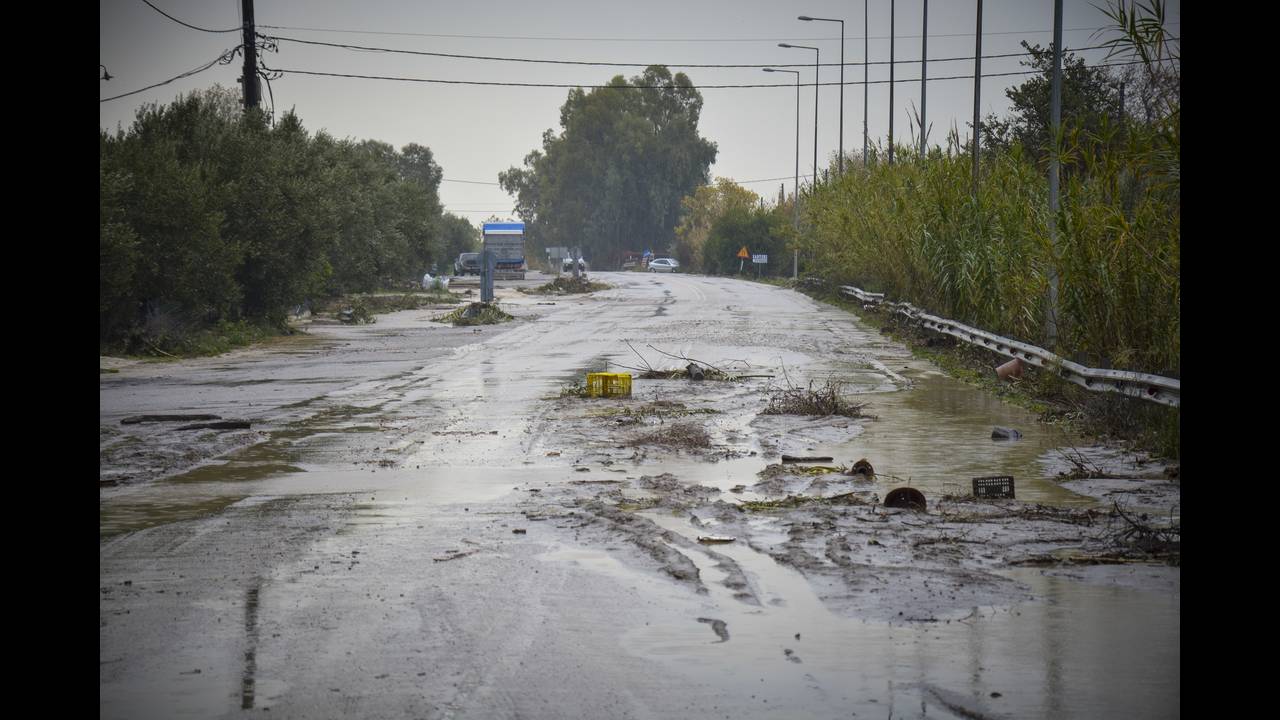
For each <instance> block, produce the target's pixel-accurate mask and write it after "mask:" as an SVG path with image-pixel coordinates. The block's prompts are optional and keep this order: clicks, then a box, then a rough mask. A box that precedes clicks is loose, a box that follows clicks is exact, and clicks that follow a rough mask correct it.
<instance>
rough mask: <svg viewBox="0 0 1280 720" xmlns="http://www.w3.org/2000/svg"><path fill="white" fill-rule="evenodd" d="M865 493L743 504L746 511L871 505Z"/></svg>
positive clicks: (757, 501) (752, 501)
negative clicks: (815, 506) (804, 506)
mask: <svg viewBox="0 0 1280 720" xmlns="http://www.w3.org/2000/svg"><path fill="white" fill-rule="evenodd" d="M864 495H865V494H864V493H858V492H847V493H840V494H839V495H831V496H829V497H815V496H812V495H788V496H786V497H785V498H782V499H781V500H747V501H744V502H743V503H742V508H743V509H744V510H755V511H759V510H775V509H779V508H795V507H800V506H802V505H870V504H871V501H870V500H868V499H867V498H866V497H864Z"/></svg>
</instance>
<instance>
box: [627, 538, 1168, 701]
mask: <svg viewBox="0 0 1280 720" xmlns="http://www.w3.org/2000/svg"><path fill="white" fill-rule="evenodd" d="M663 524H664V525H666V524H667V523H663ZM717 552H723V553H725V554H728V555H730V556H731V557H733V558H734V559H735V560H737V561H738V562H739V563H740V564H741V565H742V566H743V567H744V568H745V569H746V570H747V571H748V574H749V576H751V577H752V580H753V583H755V584H758V585H759V586H760V589H761V599H762V600H763V601H764V602H763V604H762V605H761V606H749V605H746V604H743V603H739V602H735V601H734V600H733V599H732V596H731V594H730V593H729V592H728V591H727V590H726V589H724V588H723V587H722V586H720V585H719V584H718V583H719V581H720V580H721V579H723V575H724V573H722V572H720V571H719V570H717V569H716V568H715V566H714V563H713V561H712V560H711V559H710V558H708V557H706V556H705V555H704V554H703V553H699V552H696V551H695V552H692V553H691V554H690V557H691V559H693V560H694V561H695V563H696V564H697V565H698V566H699V570H700V572H701V573H702V575H703V578H704V580H705V581H706V582H707V586H708V588H709V589H710V591H711V594H710V597H709V602H708V607H707V608H706V609H705V611H704V612H705V613H706V616H708V617H714V618H717V619H720V620H722V621H723V622H724V623H725V625H724V630H725V637H727V638H729V639H728V640H727V641H726V642H724V643H722V644H721V643H715V642H714V640H713V638H711V637H709V635H710V634H709V633H707V632H706V631H705V629H703V628H701V627H699V626H697V625H695V624H694V623H696V622H703V619H702V618H701V617H697V618H689V619H688V621H687V622H680V621H673V622H672V623H671V624H668V625H663V626H657V625H654V626H648V627H643V628H635V629H633V630H631V631H630V632H628V633H627V634H626V636H625V637H624V645H625V646H626V647H627V648H629V649H630V650H632V651H633V652H636V653H638V654H639V655H641V656H642V657H646V658H651V659H657V660H659V661H661V662H663V663H666V664H669V665H670V666H672V669H673V671H675V672H678V673H681V674H682V675H685V676H689V677H693V678H696V679H697V680H698V681H700V682H704V683H706V684H708V685H711V686H714V687H718V688H721V689H723V690H724V691H726V692H729V693H731V694H733V695H735V696H738V697H743V698H746V697H750V698H751V699H753V700H754V701H756V702H759V703H761V707H763V708H768V709H769V710H770V711H771V712H776V713H781V715H779V716H780V717H781V716H785V717H794V718H808V717H848V716H849V713H850V712H856V713H857V714H858V715H859V716H862V715H864V714H865V713H869V714H870V715H871V716H873V717H883V716H884V714H885V713H886V712H890V713H892V715H891V716H894V715H896V716H898V717H920V716H929V717H943V718H951V717H955V718H972V717H1006V718H1014V717H1017V718H1030V717H1036V718H1054V719H1063V720H1066V719H1069V718H1082V719H1083V718H1101V717H1125V718H1176V717H1178V716H1179V713H1180V697H1179V682H1180V656H1179V615H1180V592H1179V590H1178V589H1177V588H1178V585H1177V580H1176V577H1177V576H1176V574H1173V575H1171V577H1172V578H1174V579H1173V589H1172V590H1171V591H1169V592H1166V593H1153V592H1140V591H1134V590H1132V589H1129V588H1123V587H1120V586H1118V585H1114V584H1111V585H1108V584H1100V583H1089V582H1081V581H1080V580H1078V579H1069V578H1062V577H1053V576H1046V575H1043V574H1042V573H1041V572H1040V571H1037V570H1019V571H1015V572H1012V573H1010V575H1011V576H1012V577H1013V578H1014V579H1015V580H1017V581H1018V582H1020V583H1023V584H1025V585H1026V586H1027V587H1028V588H1029V590H1030V591H1031V593H1032V594H1034V595H1036V596H1037V597H1039V598H1042V599H1041V600H1039V601H1036V602H1028V603H1022V604H1018V605H1014V606H1012V607H1009V608H989V607H988V608H980V609H975V610H974V612H973V613H972V614H971V615H970V616H969V617H966V618H963V619H953V620H950V621H948V620H941V619H940V620H938V621H936V622H927V623H926V622H910V623H903V624H884V623H878V622H867V621H863V620H860V619H857V618H846V617H840V616H837V615H834V614H833V613H831V612H829V611H828V610H827V609H826V608H825V607H824V606H823V604H822V602H821V601H820V600H819V599H818V598H817V597H816V596H814V594H813V592H812V590H811V587H810V586H809V584H808V583H807V582H806V581H805V580H804V578H802V577H801V576H799V574H798V573H796V572H794V571H793V570H791V569H789V568H785V567H782V566H779V565H777V564H775V563H773V561H772V560H771V559H769V558H767V557H764V556H762V555H759V554H757V553H754V552H752V551H751V550H750V549H748V548H745V547H741V546H733V545H729V546H720V547H717ZM1170 573H1176V571H1170Z"/></svg>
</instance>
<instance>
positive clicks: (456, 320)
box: [435, 302, 515, 327]
mask: <svg viewBox="0 0 1280 720" xmlns="http://www.w3.org/2000/svg"><path fill="white" fill-rule="evenodd" d="M514 319H515V318H514V317H513V316H511V315H508V314H507V313H505V312H503V311H502V310H501V309H500V308H499V307H498V306H497V304H496V303H483V302H473V303H471V304H469V305H464V306H462V307H460V308H458V309H457V310H454V311H453V312H451V313H448V314H446V315H441V316H440V317H438V318H436V319H435V322H442V323H452V324H453V326H454V327H467V326H470V325H497V324H499V323H504V322H508V321H510V320H514Z"/></svg>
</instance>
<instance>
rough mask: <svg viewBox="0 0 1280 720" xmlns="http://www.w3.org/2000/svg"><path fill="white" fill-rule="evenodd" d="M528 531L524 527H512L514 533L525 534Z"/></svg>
mask: <svg viewBox="0 0 1280 720" xmlns="http://www.w3.org/2000/svg"><path fill="white" fill-rule="evenodd" d="M526 532H527V531H526V530H525V529H524V528H511V534H512V535H524V534H526Z"/></svg>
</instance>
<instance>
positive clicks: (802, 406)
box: [761, 380, 866, 418]
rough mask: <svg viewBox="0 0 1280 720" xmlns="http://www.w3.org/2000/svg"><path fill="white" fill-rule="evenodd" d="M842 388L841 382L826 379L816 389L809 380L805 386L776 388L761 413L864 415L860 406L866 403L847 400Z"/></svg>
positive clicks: (854, 416)
mask: <svg viewBox="0 0 1280 720" xmlns="http://www.w3.org/2000/svg"><path fill="white" fill-rule="evenodd" d="M843 389H844V385H843V383H839V382H832V381H830V380H828V381H827V382H826V384H824V385H823V386H822V387H819V388H816V389H815V388H814V385H813V382H812V381H811V382H810V383H809V386H808V387H807V388H797V387H791V388H787V389H785V390H777V391H776V392H774V393H773V395H772V396H771V397H770V398H769V406H768V407H766V408H765V409H764V410H763V411H761V414H762V415H819V416H823V417H826V416H828V415H843V416H845V417H853V418H857V417H864V415H863V414H862V408H864V407H866V403H851V402H849V401H848V400H846V399H845V398H844V397H843V396H842V392H843Z"/></svg>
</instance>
